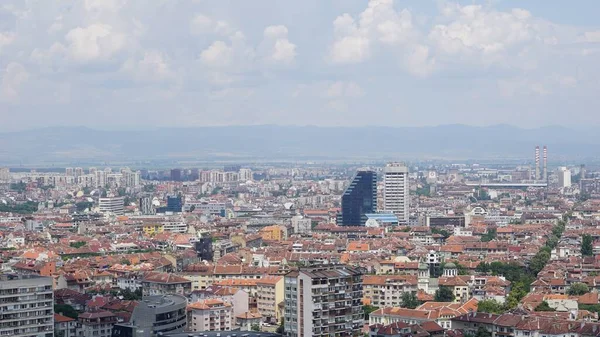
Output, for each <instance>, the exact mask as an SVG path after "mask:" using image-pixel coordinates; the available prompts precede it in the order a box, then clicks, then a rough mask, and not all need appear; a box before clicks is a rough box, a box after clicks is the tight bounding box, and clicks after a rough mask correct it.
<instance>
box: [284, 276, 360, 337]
mask: <svg viewBox="0 0 600 337" xmlns="http://www.w3.org/2000/svg"><path fill="white" fill-rule="evenodd" d="M362 275H363V273H362V272H361V271H360V269H358V268H354V267H349V266H344V265H329V266H321V267H311V268H300V269H298V270H296V271H292V272H290V273H288V274H287V275H285V281H284V282H285V283H284V284H285V289H284V303H285V304H284V305H285V310H284V324H285V335H286V336H288V337H311V336H358V335H360V334H361V329H362V328H363V324H364V313H363V310H362V302H361V300H362V297H363V290H362Z"/></svg>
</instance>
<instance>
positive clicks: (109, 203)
mask: <svg viewBox="0 0 600 337" xmlns="http://www.w3.org/2000/svg"><path fill="white" fill-rule="evenodd" d="M98 205H99V208H100V213H104V214H114V215H123V214H124V213H125V198H124V197H107V198H99V199H98Z"/></svg>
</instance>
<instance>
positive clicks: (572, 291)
mask: <svg viewBox="0 0 600 337" xmlns="http://www.w3.org/2000/svg"><path fill="white" fill-rule="evenodd" d="M589 292H590V288H588V286H587V284H585V283H573V284H571V287H570V288H569V291H568V293H569V295H573V296H581V295H583V294H587V293H589Z"/></svg>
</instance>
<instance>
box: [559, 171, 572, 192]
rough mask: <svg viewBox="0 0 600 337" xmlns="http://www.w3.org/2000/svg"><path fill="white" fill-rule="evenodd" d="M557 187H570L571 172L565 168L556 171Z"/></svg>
mask: <svg viewBox="0 0 600 337" xmlns="http://www.w3.org/2000/svg"><path fill="white" fill-rule="evenodd" d="M557 173H558V186H559V187H561V188H566V187H571V171H570V170H569V169H567V168H566V167H561V168H559V169H558V172H557Z"/></svg>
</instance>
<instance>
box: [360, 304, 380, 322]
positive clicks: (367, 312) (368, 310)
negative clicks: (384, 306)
mask: <svg viewBox="0 0 600 337" xmlns="http://www.w3.org/2000/svg"><path fill="white" fill-rule="evenodd" d="M377 309H379V308H378V307H375V306H372V305H363V312H364V313H365V321H368V320H369V315H371V313H372V312H374V311H375V310H377Z"/></svg>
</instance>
